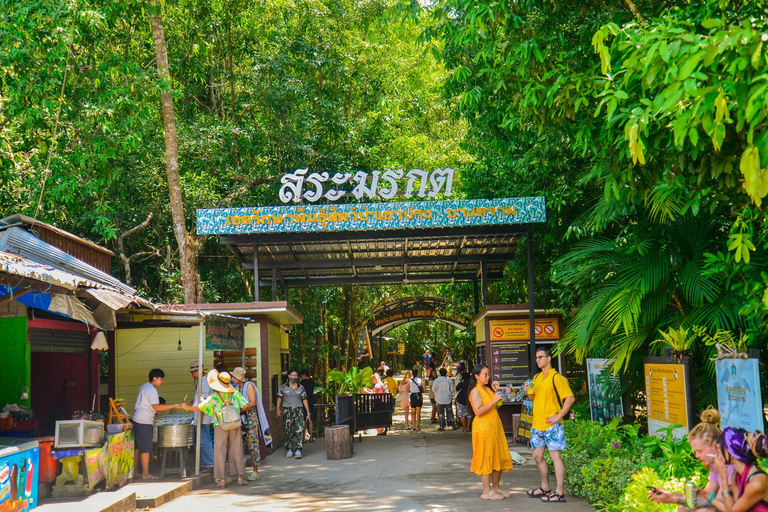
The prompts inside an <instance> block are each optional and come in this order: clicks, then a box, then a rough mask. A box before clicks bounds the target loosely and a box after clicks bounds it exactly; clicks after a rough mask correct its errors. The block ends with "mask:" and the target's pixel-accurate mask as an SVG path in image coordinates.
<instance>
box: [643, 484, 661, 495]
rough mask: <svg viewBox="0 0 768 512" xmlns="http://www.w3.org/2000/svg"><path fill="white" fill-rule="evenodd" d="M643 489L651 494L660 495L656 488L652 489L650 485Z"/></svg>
mask: <svg viewBox="0 0 768 512" xmlns="http://www.w3.org/2000/svg"><path fill="white" fill-rule="evenodd" d="M645 488H646V489H648V490H649V491H651V492H652V493H653V494H660V493H659V490H658V489H657V488H655V487H652V486H650V485H646V486H645Z"/></svg>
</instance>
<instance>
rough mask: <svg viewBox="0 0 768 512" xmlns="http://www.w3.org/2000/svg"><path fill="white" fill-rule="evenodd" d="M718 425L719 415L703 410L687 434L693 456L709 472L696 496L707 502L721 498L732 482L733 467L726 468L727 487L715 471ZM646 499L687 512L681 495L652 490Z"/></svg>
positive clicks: (701, 509)
mask: <svg viewBox="0 0 768 512" xmlns="http://www.w3.org/2000/svg"><path fill="white" fill-rule="evenodd" d="M719 424H720V413H719V412H718V411H717V409H712V408H709V409H705V410H704V411H703V412H702V413H701V423H699V424H698V425H696V426H695V427H693V429H692V430H691V433H690V434H688V442H689V443H690V445H691V448H693V454H694V456H695V457H696V458H697V459H699V460H700V461H701V463H702V464H704V466H705V467H706V468H707V469H708V470H709V479H708V480H707V485H706V486H705V487H704V488H703V489H698V490H697V492H696V494H697V496H698V497H699V498H703V499H704V500H705V501H708V500H709V498H710V497H713V499H714V497H718V498H720V497H721V491H723V490H727V489H728V485H730V484H731V483H732V482H733V472H734V469H733V466H728V470H727V472H728V485H723V484H722V481H721V480H720V475H719V474H718V472H717V470H716V469H715V465H714V463H715V454H716V453H717V440H718V439H719V438H720V435H721V434H722V431H721V430H720V428H719V427H718V425H719ZM648 499H649V500H650V501H655V502H656V503H677V504H679V505H680V506H679V507H678V510H679V512H683V511H684V510H689V509H688V508H687V507H686V506H685V505H684V503H685V498H684V496H683V495H682V494H673V493H671V492H669V491H666V490H664V489H654V490H651V491H649V492H648ZM695 510H698V511H704V510H707V509H706V508H697V509H695ZM710 510H711V509H710Z"/></svg>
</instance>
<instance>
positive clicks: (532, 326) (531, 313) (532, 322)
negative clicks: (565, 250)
mask: <svg viewBox="0 0 768 512" xmlns="http://www.w3.org/2000/svg"><path fill="white" fill-rule="evenodd" d="M525 238H526V242H527V245H528V323H529V330H530V332H531V338H530V340H529V347H528V348H529V352H528V354H529V357H530V361H529V363H528V366H529V368H530V372H531V376H533V375H534V374H535V373H536V369H537V366H536V312H535V308H534V303H533V301H534V297H533V234H532V233H531V232H530V231H529V232H528V236H526V237H525Z"/></svg>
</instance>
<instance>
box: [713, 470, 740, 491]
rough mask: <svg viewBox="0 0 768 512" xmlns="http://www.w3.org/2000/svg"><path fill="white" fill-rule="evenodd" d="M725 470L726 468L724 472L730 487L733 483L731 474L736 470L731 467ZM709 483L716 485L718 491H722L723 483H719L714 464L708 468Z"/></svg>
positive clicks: (718, 474)
mask: <svg viewBox="0 0 768 512" xmlns="http://www.w3.org/2000/svg"><path fill="white" fill-rule="evenodd" d="M726 468H727V469H726V471H727V473H728V485H731V484H732V483H733V473H734V472H735V471H736V470H735V469H733V466H726ZM709 481H710V482H712V483H715V484H717V485H718V486H719V488H720V490H722V489H723V482H721V481H720V473H718V472H717V470H716V469H715V465H714V464H712V465H711V466H710V467H709Z"/></svg>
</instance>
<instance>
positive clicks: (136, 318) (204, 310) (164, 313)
mask: <svg viewBox="0 0 768 512" xmlns="http://www.w3.org/2000/svg"><path fill="white" fill-rule="evenodd" d="M200 314H210V315H232V316H236V317H249V318H253V317H257V316H266V317H267V318H269V319H270V320H272V321H273V322H275V323H277V324H279V325H293V324H300V323H302V322H303V321H304V317H303V316H302V315H301V313H299V311H298V310H297V309H296V308H294V307H293V306H291V305H290V304H288V303H287V302H244V303H232V304H226V303H225V304H176V305H172V304H163V305H160V306H156V308H155V309H153V310H149V309H130V310H123V311H120V312H118V323H119V324H120V326H121V327H132V326H133V327H138V326H142V327H144V326H172V325H173V326H175V325H194V324H197V323H198V322H200Z"/></svg>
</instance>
